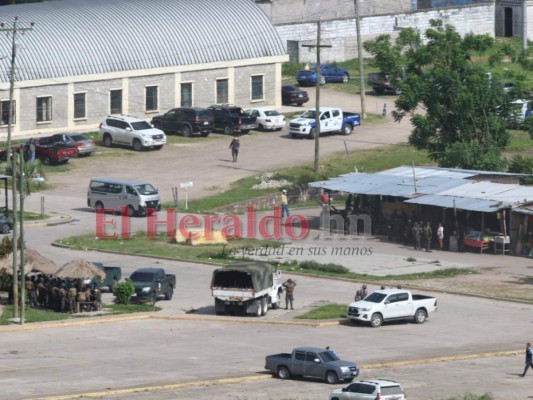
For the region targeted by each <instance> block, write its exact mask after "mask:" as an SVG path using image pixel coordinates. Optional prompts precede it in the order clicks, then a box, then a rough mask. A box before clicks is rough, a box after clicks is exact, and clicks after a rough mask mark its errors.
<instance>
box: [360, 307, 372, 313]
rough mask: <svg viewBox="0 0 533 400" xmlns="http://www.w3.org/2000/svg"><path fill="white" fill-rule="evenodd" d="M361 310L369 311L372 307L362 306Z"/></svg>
mask: <svg viewBox="0 0 533 400" xmlns="http://www.w3.org/2000/svg"><path fill="white" fill-rule="evenodd" d="M359 311H364V312H368V311H370V307H364V308H360V309H359Z"/></svg>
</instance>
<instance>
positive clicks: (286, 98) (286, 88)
mask: <svg viewBox="0 0 533 400" xmlns="http://www.w3.org/2000/svg"><path fill="white" fill-rule="evenodd" d="M308 101H309V95H308V94H307V92H306V91H305V90H302V89H300V88H299V87H298V86H294V85H282V86H281V102H282V103H283V104H285V105H290V104H297V105H299V106H301V105H302V104H304V103H307V102H308Z"/></svg>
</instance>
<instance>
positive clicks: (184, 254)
mask: <svg viewBox="0 0 533 400" xmlns="http://www.w3.org/2000/svg"><path fill="white" fill-rule="evenodd" d="M56 243H57V244H61V245H66V246H70V247H71V248H72V249H77V250H82V249H87V248H91V249H96V250H107V251H114V252H119V253H125V254H141V255H148V256H154V257H168V258H173V259H176V260H192V261H203V262H214V263H219V264H227V263H230V262H236V261H239V260H247V259H248V258H247V257H246V255H247V252H248V251H249V250H250V249H253V251H254V252H255V251H257V252H259V251H260V249H261V248H263V249H266V248H267V247H268V248H277V247H279V246H281V245H282V243H281V242H278V241H274V240H254V239H228V244H209V245H201V246H189V245H185V244H177V243H176V242H175V240H174V239H172V238H167V237H166V235H165V234H164V233H160V234H158V235H156V237H155V238H148V237H147V235H146V232H136V233H135V234H133V235H132V236H131V238H129V239H121V238H116V239H97V238H95V237H94V235H93V234H85V235H79V236H70V237H67V238H63V239H59V240H57V241H56ZM258 249H259V250H258Z"/></svg>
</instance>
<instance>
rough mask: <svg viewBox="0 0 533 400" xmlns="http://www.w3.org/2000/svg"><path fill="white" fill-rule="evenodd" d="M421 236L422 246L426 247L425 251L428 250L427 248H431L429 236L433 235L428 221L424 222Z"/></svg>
mask: <svg viewBox="0 0 533 400" xmlns="http://www.w3.org/2000/svg"><path fill="white" fill-rule="evenodd" d="M422 236H423V238H424V247H425V248H426V251H430V250H429V249H430V248H431V237H432V236H433V230H432V229H431V225H430V224H429V221H427V222H426V225H424V228H423V229H422Z"/></svg>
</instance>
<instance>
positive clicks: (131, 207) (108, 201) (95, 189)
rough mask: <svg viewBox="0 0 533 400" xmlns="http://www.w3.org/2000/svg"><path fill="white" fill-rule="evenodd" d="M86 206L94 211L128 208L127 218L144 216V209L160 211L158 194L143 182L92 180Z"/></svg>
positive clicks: (109, 179)
mask: <svg viewBox="0 0 533 400" xmlns="http://www.w3.org/2000/svg"><path fill="white" fill-rule="evenodd" d="M87 205H88V206H89V207H93V208H95V209H104V208H105V209H114V210H118V211H121V209H122V207H127V208H128V216H130V217H132V216H135V215H146V209H148V208H151V209H154V210H156V211H159V210H160V209H161V198H160V196H159V192H158V190H157V189H156V188H154V187H153V186H152V185H151V184H149V183H147V182H143V181H134V180H128V179H114V178H93V179H91V182H90V183H89V189H88V191H87Z"/></svg>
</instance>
